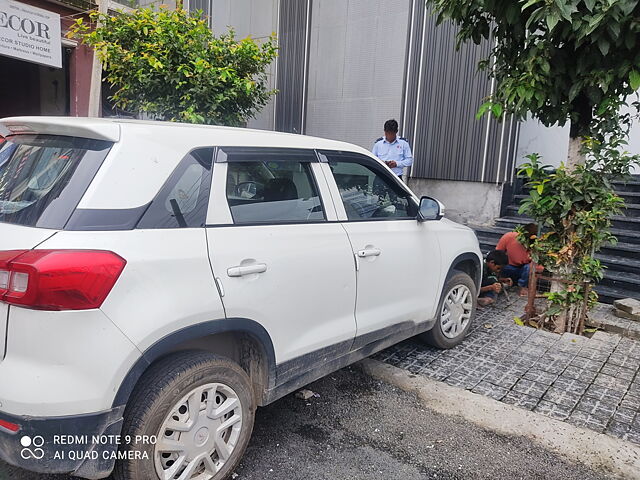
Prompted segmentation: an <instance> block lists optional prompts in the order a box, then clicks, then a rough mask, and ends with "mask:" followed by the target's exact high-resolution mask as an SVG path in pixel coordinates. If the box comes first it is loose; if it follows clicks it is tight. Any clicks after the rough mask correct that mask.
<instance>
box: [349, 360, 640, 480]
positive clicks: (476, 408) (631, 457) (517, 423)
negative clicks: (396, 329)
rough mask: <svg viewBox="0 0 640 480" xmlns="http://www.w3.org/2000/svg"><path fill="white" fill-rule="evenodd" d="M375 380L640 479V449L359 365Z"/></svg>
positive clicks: (445, 410) (442, 409)
mask: <svg viewBox="0 0 640 480" xmlns="http://www.w3.org/2000/svg"><path fill="white" fill-rule="evenodd" d="M359 365H360V366H361V368H362V369H363V370H364V371H365V372H366V373H367V374H369V375H371V376H372V377H374V378H376V379H378V380H381V381H383V382H386V383H389V384H391V385H393V386H395V387H397V388H400V389H401V390H404V391H406V392H410V393H415V394H416V395H417V396H418V398H419V399H420V401H421V402H422V403H423V404H424V405H425V406H427V407H428V408H430V409H431V410H434V411H436V412H438V413H441V414H444V415H453V416H459V417H462V418H464V419H465V420H468V421H470V422H472V423H475V424H476V425H478V426H480V427H482V428H485V429H487V430H491V431H494V432H496V433H499V434H502V435H511V436H523V437H526V438H528V439H530V440H531V441H533V442H534V443H536V444H538V445H540V446H542V447H544V448H545V449H546V450H549V451H551V452H554V453H557V454H559V455H561V456H563V457H565V458H566V459H567V460H568V461H570V462H579V463H582V464H583V465H586V466H588V467H590V468H592V469H595V470H604V471H606V472H607V473H613V474H615V475H618V476H621V477H623V478H633V479H637V478H640V447H638V446H635V445H633V444H631V443H629V442H626V441H624V440H620V439H618V438H614V437H610V436H608V435H605V434H603V433H597V432H594V431H591V430H587V429H584V428H579V427H576V426H573V425H571V424H569V423H566V422H562V421H560V420H555V419H553V418H549V417H546V416H544V415H540V414H538V413H533V412H530V411H528V410H524V409H522V408H519V407H514V406H511V405H507V404H505V403H502V402H499V401H497V400H493V399H491V398H489V397H485V396H483V395H478V394H476V393H472V392H469V391H467V390H462V389H460V388H456V387H452V386H450V385H447V384H446V383H442V382H438V381H435V380H431V379H429V378H426V377H421V376H416V375H412V374H411V373H409V372H407V371H406V370H403V369H400V368H397V367H394V366H392V365H388V364H386V363H383V362H379V361H377V360H372V359H370V358H368V359H365V360H362V361H361V362H359Z"/></svg>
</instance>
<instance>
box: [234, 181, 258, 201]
mask: <svg viewBox="0 0 640 480" xmlns="http://www.w3.org/2000/svg"><path fill="white" fill-rule="evenodd" d="M261 189H262V184H261V183H258V182H240V183H239V184H237V185H236V188H235V191H234V194H235V196H236V197H240V198H254V197H255V196H256V195H257V194H258V192H259V191H260V190H261Z"/></svg>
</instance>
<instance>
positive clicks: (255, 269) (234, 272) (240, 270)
mask: <svg viewBox="0 0 640 480" xmlns="http://www.w3.org/2000/svg"><path fill="white" fill-rule="evenodd" d="M266 271H267V265H266V264H264V263H255V264H253V265H242V266H240V265H239V266H237V267H231V268H229V269H227V275H229V276H230V277H242V276H244V275H251V274H254V273H264V272H266Z"/></svg>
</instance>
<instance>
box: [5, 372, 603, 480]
mask: <svg viewBox="0 0 640 480" xmlns="http://www.w3.org/2000/svg"><path fill="white" fill-rule="evenodd" d="M309 388H310V389H311V390H313V391H314V392H317V393H318V394H319V395H320V397H318V398H312V399H311V400H309V401H304V400H300V399H297V398H295V397H294V396H293V395H289V396H287V397H285V398H283V399H282V400H280V401H278V402H276V403H274V404H272V405H270V406H268V407H266V408H262V409H259V410H258V414H257V419H256V425H255V429H254V434H253V438H252V441H251V443H250V445H249V448H248V450H247V452H246V454H245V457H244V460H243V462H242V464H241V466H240V467H239V468H238V469H237V470H236V473H237V475H238V476H237V480H298V479H299V480H323V479H326V480H347V479H348V480H369V479H385V480H388V479H402V480H413V479H416V480H417V479H420V480H424V479H426V478H438V479H465V480H468V479H492V480H493V479H495V478H508V479H536V478H539V479H546V478H561V479H563V480H571V479H576V480H591V479H603V478H612V477H610V476H607V475H606V474H603V473H602V472H594V471H592V470H589V469H587V468H585V467H583V466H579V465H573V464H571V463H568V462H566V461H565V460H563V459H561V458H559V457H558V456H556V455H554V454H552V453H550V452H547V451H545V450H542V449H541V448H540V447H538V446H536V445H534V444H532V443H531V442H530V441H529V440H527V439H524V438H519V437H517V438H516V437H505V436H500V435H496V434H494V433H491V432H488V431H485V430H483V429H481V428H479V427H476V426H475V425H473V424H471V423H469V422H467V421H464V420H462V419H460V418H454V417H447V416H442V415H439V414H437V413H435V412H432V411H430V410H428V409H425V408H424V406H422V405H421V404H420V403H418V401H417V399H416V397H415V396H414V395H411V394H407V393H405V392H403V391H400V390H398V389H396V388H395V387H392V386H390V385H387V384H385V383H381V382H378V381H376V380H373V379H372V378H371V377H368V376H367V375H365V374H364V373H362V372H361V371H360V370H359V369H358V368H357V367H352V368H347V369H344V370H341V371H340V372H337V373H335V374H333V375H330V376H328V377H326V378H324V379H322V380H320V381H318V382H316V383H314V384H312V385H311V386H310V387H309ZM9 479H11V480H54V479H55V480H71V477H67V476H52V475H44V476H43V475H35V474H31V473H27V472H22V471H18V470H16V469H13V468H11V467H8V466H7V465H6V464H2V463H0V480H9ZM135 480H146V479H135Z"/></svg>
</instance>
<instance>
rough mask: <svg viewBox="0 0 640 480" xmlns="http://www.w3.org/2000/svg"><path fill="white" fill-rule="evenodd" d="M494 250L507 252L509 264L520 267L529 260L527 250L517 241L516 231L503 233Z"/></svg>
mask: <svg viewBox="0 0 640 480" xmlns="http://www.w3.org/2000/svg"><path fill="white" fill-rule="evenodd" d="M496 250H503V251H505V252H507V256H508V257H509V265H513V266H514V267H521V266H522V265H524V264H525V263H529V262H531V257H530V256H529V252H527V249H526V248H524V246H523V245H522V244H521V243H520V242H519V241H518V232H509V233H505V234H504V235H503V236H502V238H501V239H500V241H499V242H498V245H496Z"/></svg>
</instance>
